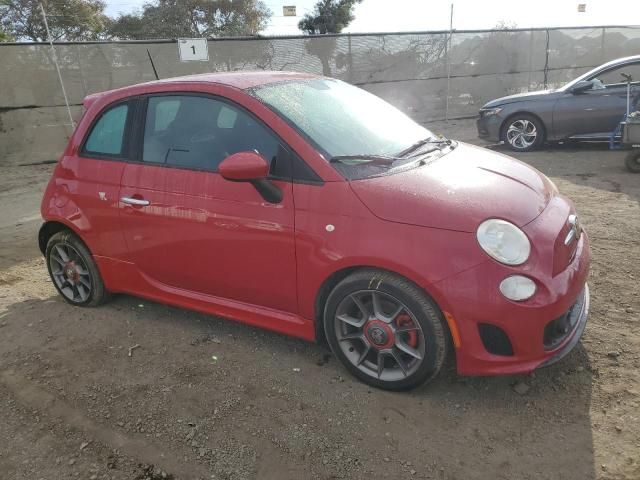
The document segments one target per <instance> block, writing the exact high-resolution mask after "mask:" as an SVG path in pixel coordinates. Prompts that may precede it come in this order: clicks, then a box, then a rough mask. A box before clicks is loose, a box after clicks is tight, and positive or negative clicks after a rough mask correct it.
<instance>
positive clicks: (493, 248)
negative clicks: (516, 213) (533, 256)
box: [476, 218, 531, 265]
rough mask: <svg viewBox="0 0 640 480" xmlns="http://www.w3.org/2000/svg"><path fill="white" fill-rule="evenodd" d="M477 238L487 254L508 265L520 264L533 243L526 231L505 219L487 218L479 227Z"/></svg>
mask: <svg viewBox="0 0 640 480" xmlns="http://www.w3.org/2000/svg"><path fill="white" fill-rule="evenodd" d="M476 238H477V239H478V243H479V244H480V247H482V249H483V250H484V251H485V252H486V253H487V255H489V256H490V257H492V258H495V259H496V260H497V261H499V262H501V263H505V264H507V265H520V264H522V263H524V262H526V261H527V259H528V258H529V254H530V253H531V243H530V242H529V239H528V238H527V236H526V235H525V234H524V232H523V231H522V230H520V229H519V228H518V227H516V226H515V225H514V224H512V223H509V222H507V221H505V220H498V219H497V218H490V219H489V220H485V221H484V222H482V223H481V224H480V226H479V227H478V231H477V232H476Z"/></svg>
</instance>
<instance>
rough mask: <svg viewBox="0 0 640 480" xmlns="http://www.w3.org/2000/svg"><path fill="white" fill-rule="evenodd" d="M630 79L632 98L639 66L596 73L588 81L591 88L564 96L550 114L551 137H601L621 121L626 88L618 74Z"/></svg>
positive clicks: (623, 66)
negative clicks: (591, 83) (625, 75)
mask: <svg viewBox="0 0 640 480" xmlns="http://www.w3.org/2000/svg"><path fill="white" fill-rule="evenodd" d="M623 73H625V74H630V75H632V77H633V79H634V82H633V84H632V89H633V91H632V96H634V95H635V93H636V92H637V88H638V85H639V84H640V62H637V63H629V64H625V65H621V66H616V67H614V68H611V69H608V70H606V71H603V72H599V73H597V74H596V75H594V76H592V77H591V78H589V80H591V81H593V82H594V86H593V88H591V89H590V90H586V91H584V92H581V93H576V94H574V93H571V92H570V91H567V92H565V94H564V96H563V97H562V98H560V100H558V102H557V103H556V105H555V107H554V112H553V128H554V134H555V135H554V136H556V137H558V138H566V137H589V136H594V137H603V136H607V135H609V134H610V133H611V132H613V131H614V130H615V128H616V126H617V125H618V123H620V121H621V120H622V118H623V116H624V114H625V112H626V105H627V85H626V83H625V80H624V78H623V76H622V74H623Z"/></svg>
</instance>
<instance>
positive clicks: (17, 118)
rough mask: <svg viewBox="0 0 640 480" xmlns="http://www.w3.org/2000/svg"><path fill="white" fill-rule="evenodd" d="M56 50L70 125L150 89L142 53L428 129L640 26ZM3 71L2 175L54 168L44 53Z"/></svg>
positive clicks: (635, 39) (572, 65)
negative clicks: (388, 108)
mask: <svg viewBox="0 0 640 480" xmlns="http://www.w3.org/2000/svg"><path fill="white" fill-rule="evenodd" d="M449 40H450V41H449ZM55 48H56V53H57V56H58V60H59V63H60V67H61V70H62V76H63V80H64V82H65V87H66V90H67V93H68V95H69V101H70V103H71V104H72V110H73V115H74V116H76V117H77V116H79V115H80V113H81V111H80V110H81V107H80V105H81V102H82V99H83V98H84V96H85V95H87V94H89V93H93V92H98V91H102V90H108V89H112V88H117V87H121V86H125V85H131V84H135V83H139V82H144V81H150V80H153V79H154V78H155V77H154V74H153V70H152V68H151V64H150V62H149V58H148V54H147V50H149V53H150V54H151V56H152V58H153V60H154V63H155V65H156V68H157V70H158V74H159V75H160V77H161V78H165V77H171V76H177V75H185V74H191V73H202V72H213V71H228V70H257V69H259V70H294V71H303V72H313V73H318V74H325V75H330V76H333V77H337V78H340V79H343V80H346V81H349V82H351V83H354V84H357V85H360V86H362V87H363V88H366V89H367V90H369V91H371V92H373V93H375V94H377V95H379V96H381V97H382V98H385V99H386V100H388V101H390V102H391V103H393V104H395V105H396V106H398V107H399V108H401V109H403V110H404V111H406V112H407V113H409V114H410V115H412V116H413V117H414V118H415V119H416V120H418V121H420V122H429V121H433V120H437V119H442V118H444V117H445V116H448V117H449V118H452V117H453V118H456V117H465V116H471V115H475V114H476V113H477V110H478V108H479V107H480V106H482V104H483V103H484V102H486V101H487V100H490V99H492V98H495V97H499V96H503V95H508V94H512V93H517V92H520V91H527V90H534V89H539V88H543V87H544V86H545V77H546V85H547V86H559V85H561V84H562V83H564V82H566V81H568V80H570V79H571V78H573V77H575V76H577V75H579V74H581V73H583V72H584V71H586V70H588V69H590V68H592V67H594V66H597V65H599V64H601V63H603V62H604V61H606V60H610V59H614V58H617V57H621V56H625V55H632V54H640V27H625V28H622V27H620V28H602V27H594V28H587V29H557V30H549V31H547V30H499V31H482V32H455V33H454V34H453V36H452V37H451V39H449V35H448V34H446V33H442V32H433V33H428V32H427V33H406V34H378V35H339V36H324V37H283V38H267V39H216V40H210V41H209V44H208V48H209V61H208V62H184V63H183V62H180V61H179V59H178V48H177V43H176V42H175V41H158V42H124V43H83V44H56V46H55ZM547 52H548V54H547ZM0 66H1V70H0V166H2V165H15V164H22V163H35V162H40V161H46V160H53V159H56V158H57V157H58V155H59V154H60V152H61V150H62V149H63V147H64V144H65V142H66V140H67V138H68V136H69V135H70V133H71V126H70V123H69V120H68V116H67V112H66V109H65V108H64V99H63V96H62V91H61V88H60V85H59V82H58V78H57V74H56V70H55V66H54V63H53V61H52V56H51V51H50V48H49V46H48V45H45V44H0ZM448 69H450V73H451V82H450V86H449V109H448V111H446V97H447V70H448Z"/></svg>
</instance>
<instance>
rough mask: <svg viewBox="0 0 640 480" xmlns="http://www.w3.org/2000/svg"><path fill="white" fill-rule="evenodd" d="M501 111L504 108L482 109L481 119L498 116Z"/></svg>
mask: <svg viewBox="0 0 640 480" xmlns="http://www.w3.org/2000/svg"><path fill="white" fill-rule="evenodd" d="M501 111H502V107H495V108H482V109H480V116H481V117H489V116H491V115H497V114H499V113H500V112H501Z"/></svg>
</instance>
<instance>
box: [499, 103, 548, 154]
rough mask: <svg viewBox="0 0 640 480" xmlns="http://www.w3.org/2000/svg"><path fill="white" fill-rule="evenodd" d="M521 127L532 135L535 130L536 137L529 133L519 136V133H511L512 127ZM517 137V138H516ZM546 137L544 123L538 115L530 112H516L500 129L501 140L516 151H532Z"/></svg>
mask: <svg viewBox="0 0 640 480" xmlns="http://www.w3.org/2000/svg"><path fill="white" fill-rule="evenodd" d="M512 127H513V128H516V127H517V128H519V129H520V130H522V132H528V135H531V134H533V133H534V132H535V138H533V137H530V136H528V135H525V136H520V137H519V138H520V140H518V138H517V133H515V134H513V133H510V128H512ZM514 138H515V140H514ZM544 139H545V129H544V125H543V124H542V122H541V121H540V119H538V118H537V117H535V116H533V115H530V114H528V113H516V114H514V115H512V116H510V117H509V118H507V119H506V120H505V122H504V123H503V124H502V128H501V130H500V140H502V141H503V142H504V144H505V145H506V146H507V147H509V148H510V149H511V150H513V151H514V152H530V151H532V150H537V149H538V148H539V147H540V146H541V145H542V144H543V143H544Z"/></svg>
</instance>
